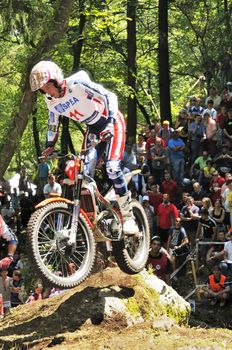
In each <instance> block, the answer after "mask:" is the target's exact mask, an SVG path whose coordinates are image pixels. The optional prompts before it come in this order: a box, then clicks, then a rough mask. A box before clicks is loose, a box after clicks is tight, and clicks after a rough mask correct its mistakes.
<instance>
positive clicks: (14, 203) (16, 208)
mask: <svg viewBox="0 0 232 350" xmlns="http://www.w3.org/2000/svg"><path fill="white" fill-rule="evenodd" d="M11 203H12V208H13V209H14V218H15V223H16V226H17V231H18V230H19V229H20V227H19V226H20V219H19V213H20V203H19V196H18V194H17V188H13V193H12V195H11Z"/></svg>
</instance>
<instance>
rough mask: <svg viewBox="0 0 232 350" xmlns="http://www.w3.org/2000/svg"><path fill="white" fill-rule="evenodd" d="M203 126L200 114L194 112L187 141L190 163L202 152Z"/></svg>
mask: <svg viewBox="0 0 232 350" xmlns="http://www.w3.org/2000/svg"><path fill="white" fill-rule="evenodd" d="M204 134H205V126H204V122H203V118H202V115H200V114H196V115H195V117H194V121H193V122H192V123H191V124H190V125H189V142H190V150H191V156H190V158H191V164H193V162H194V161H195V159H196V158H197V157H199V156H200V155H201V154H202V150H203V141H204Z"/></svg>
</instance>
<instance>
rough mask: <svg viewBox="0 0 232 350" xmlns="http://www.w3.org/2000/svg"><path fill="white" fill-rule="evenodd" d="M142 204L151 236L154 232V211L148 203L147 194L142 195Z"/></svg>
mask: <svg viewBox="0 0 232 350" xmlns="http://www.w3.org/2000/svg"><path fill="white" fill-rule="evenodd" d="M142 206H143V209H144V211H145V213H146V216H147V221H148V225H149V230H150V236H151V237H152V236H153V234H154V211H153V207H152V206H151V205H150V204H149V197H148V196H147V195H145V196H143V201H142Z"/></svg>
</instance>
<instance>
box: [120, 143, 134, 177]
mask: <svg viewBox="0 0 232 350" xmlns="http://www.w3.org/2000/svg"><path fill="white" fill-rule="evenodd" d="M132 164H133V165H137V159H136V155H135V154H134V152H133V151H132V145H129V144H126V145H125V150H124V152H123V157H122V166H123V168H127V169H129V171H131V170H132Z"/></svg>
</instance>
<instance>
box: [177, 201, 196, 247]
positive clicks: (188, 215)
mask: <svg viewBox="0 0 232 350" xmlns="http://www.w3.org/2000/svg"><path fill="white" fill-rule="evenodd" d="M180 217H181V220H182V225H183V227H184V228H185V230H186V231H187V233H188V237H189V240H190V242H191V246H193V245H194V242H193V240H194V238H193V236H194V233H195V232H196V229H197V225H198V220H199V219H200V215H199V207H197V206H196V205H195V204H194V200H193V198H192V197H190V196H189V197H187V201H186V205H185V206H184V207H183V208H182V209H181V212H180Z"/></svg>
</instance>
